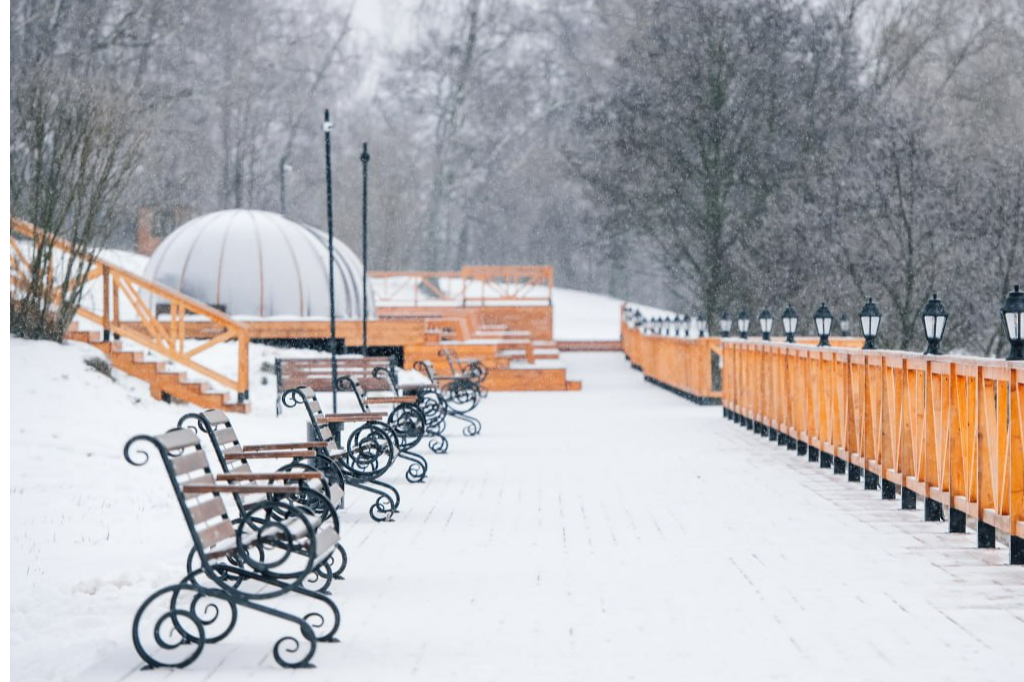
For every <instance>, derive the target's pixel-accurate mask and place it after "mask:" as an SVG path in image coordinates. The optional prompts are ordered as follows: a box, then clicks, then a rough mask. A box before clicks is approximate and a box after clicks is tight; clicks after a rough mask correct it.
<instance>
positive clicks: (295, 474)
mask: <svg viewBox="0 0 1024 682" xmlns="http://www.w3.org/2000/svg"><path fill="white" fill-rule="evenodd" d="M214 478H215V479H216V480H217V481H277V480H281V481H308V480H321V479H323V478H324V475H323V472H320V471H267V472H260V473H228V474H217V475H216V476H214Z"/></svg>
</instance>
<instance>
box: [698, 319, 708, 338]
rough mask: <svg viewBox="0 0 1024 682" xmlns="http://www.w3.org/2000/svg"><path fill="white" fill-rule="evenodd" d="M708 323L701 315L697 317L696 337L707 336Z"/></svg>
mask: <svg viewBox="0 0 1024 682" xmlns="http://www.w3.org/2000/svg"><path fill="white" fill-rule="evenodd" d="M707 331H708V321H707V320H705V319H704V316H703V315H698V316H697V336H698V337H702V336H704V335H705V334H707Z"/></svg>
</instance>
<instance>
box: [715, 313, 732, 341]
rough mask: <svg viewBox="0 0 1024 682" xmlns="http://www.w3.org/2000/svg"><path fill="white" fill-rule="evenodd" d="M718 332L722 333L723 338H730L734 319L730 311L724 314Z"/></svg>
mask: <svg viewBox="0 0 1024 682" xmlns="http://www.w3.org/2000/svg"><path fill="white" fill-rule="evenodd" d="M718 331H719V332H721V334H722V338H723V339H727V338H729V333H730V332H731V331H732V318H731V317H729V311H726V312H724V313H722V317H721V318H720V319H719V320H718Z"/></svg>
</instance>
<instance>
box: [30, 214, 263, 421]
mask: <svg viewBox="0 0 1024 682" xmlns="http://www.w3.org/2000/svg"><path fill="white" fill-rule="evenodd" d="M10 241H11V299H12V300H14V299H15V297H17V296H22V295H24V294H25V290H26V286H27V284H26V283H27V282H28V281H29V278H30V276H31V267H32V265H31V259H32V256H33V254H35V253H40V249H43V248H45V249H49V250H51V252H52V253H54V254H55V257H54V258H53V259H52V263H51V265H50V266H49V267H50V272H49V273H48V275H49V277H48V281H50V282H53V281H58V282H59V281H61V277H62V276H64V273H62V272H60V271H57V270H55V268H56V267H59V264H60V263H61V262H62V261H63V260H64V259H65V258H72V257H73V256H71V255H69V254H74V253H76V252H75V249H74V247H73V246H72V245H70V244H68V243H67V242H65V241H64V240H62V239H61V238H59V237H57V236H55V235H52V234H47V233H43V232H41V231H39V230H37V229H36V228H35V226H33V225H32V224H30V223H27V222H25V221H23V220H19V219H17V218H14V217H12V218H11V233H10ZM72 262H73V261H72ZM53 263H57V264H58V265H54V264H53ZM75 276H76V277H81V278H82V279H81V280H78V281H79V282H81V284H82V286H83V287H84V293H83V295H82V299H81V302H80V303H79V308H78V310H77V311H76V312H75V321H74V322H73V323H72V325H71V326H70V328H69V329H68V332H67V334H66V335H65V338H67V339H69V340H73V341H80V342H82V343H88V344H89V345H91V346H93V347H95V348H98V349H100V350H101V351H103V353H104V354H106V356H107V357H108V358H109V359H110V363H111V364H112V365H113V366H114V367H116V368H118V369H119V370H121V371H123V372H125V373H127V374H130V375H131V376H133V377H136V378H138V379H141V380H143V381H145V382H147V383H148V384H149V385H150V393H151V394H152V395H153V397H154V398H157V399H160V400H170V399H172V398H173V399H177V400H180V401H183V402H188V403H192V404H193V405H197V406H198V407H203V408H207V409H209V408H216V409H221V410H226V411H231V412H248V410H249V400H248V397H249V332H248V328H247V327H246V326H245V325H244V324H242V323H240V322H238V321H236V320H234V319H232V318H231V317H229V316H228V315H226V314H224V313H223V312H221V311H219V310H216V309H215V308H212V307H210V306H208V305H206V304H205V303H202V302H201V301H196V300H194V299H191V298H189V297H188V296H185V295H184V294H182V293H181V292H179V291H175V290H173V289H169V288H167V287H165V286H163V285H160V284H157V283H156V282H152V281H150V280H147V279H145V278H144V277H141V276H139V275H137V274H135V273H132V272H129V271H128V270H125V269H124V268H121V267H118V266H116V265H114V264H113V263H109V262H107V261H105V260H103V259H101V258H96V259H95V260H94V261H93V262H92V265H91V267H89V268H88V269H87V270H86V271H85V272H83V273H82V274H80V275H77V274H76V275H75ZM45 295H46V296H50V295H53V296H54V298H55V299H56V298H57V295H56V294H51V293H47V294H45ZM80 323H81V324H85V325H86V326H87V327H91V329H88V330H87V329H83V328H82V327H81V326H80ZM196 325H199V326H200V327H202V328H203V329H204V330H205V331H206V332H207V334H208V335H206V336H204V337H203V338H195V337H190V336H189V335H188V334H187V330H188V329H189V328H190V327H195V326H196ZM126 342H130V343H131V344H132V348H139V349H145V351H141V350H139V351H136V350H129V349H128V348H127V347H126V346H125V343H126ZM223 344H232V346H231V348H232V352H234V354H235V359H236V362H235V363H234V367H233V368H231V369H229V370H226V369H225V368H224V367H223V366H221V365H220V364H219V363H218V364H217V365H212V364H210V363H209V362H208V361H207V359H206V358H207V356H204V355H203V353H204V352H206V351H208V350H210V349H212V348H215V347H218V346H220V347H223ZM147 352H148V354H151V355H150V357H152V356H156V357H157V358H158V359H156V360H149V359H147ZM197 376H199V377H203V379H195V378H194V377H197ZM204 379H205V380H204ZM206 380H209V382H208V381H206Z"/></svg>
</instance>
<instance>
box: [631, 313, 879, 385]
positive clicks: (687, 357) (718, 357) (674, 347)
mask: <svg viewBox="0 0 1024 682" xmlns="http://www.w3.org/2000/svg"><path fill="white" fill-rule="evenodd" d="M620 329H621V333H622V350H623V352H624V353H625V354H626V357H627V358H629V361H630V363H632V365H633V366H634V367H636V368H637V369H639V370H640V371H642V372H643V374H644V378H646V379H647V380H648V381H651V382H652V383H655V384H658V385H659V386H663V387H664V388H667V389H669V390H672V391H674V392H676V393H679V394H680V395H682V396H684V397H686V398H689V399H690V400H693V401H694V402H697V403H701V404H704V405H717V404H719V403H720V402H721V400H722V386H723V381H724V376H725V365H724V358H723V356H722V341H723V339H722V338H721V337H717V336H710V337H709V336H704V337H699V338H695V337H677V336H666V335H658V334H644V333H643V332H642V331H641V330H640V329H639V328H636V327H630V326H629V325H627V324H626V323H625V321H621V322H620ZM817 342H818V340H817V339H815V338H811V337H799V338H798V339H797V344H798V345H800V346H808V345H813V344H815V343H817ZM833 343H835V344H836V345H843V346H860V345H861V344H862V343H863V341H862V340H861V339H855V338H839V339H834V340H833Z"/></svg>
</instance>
